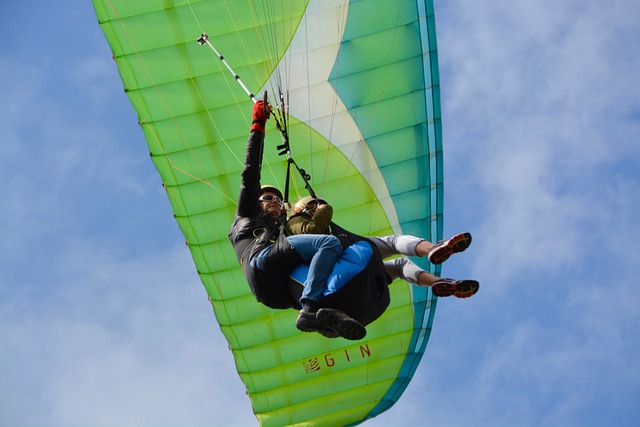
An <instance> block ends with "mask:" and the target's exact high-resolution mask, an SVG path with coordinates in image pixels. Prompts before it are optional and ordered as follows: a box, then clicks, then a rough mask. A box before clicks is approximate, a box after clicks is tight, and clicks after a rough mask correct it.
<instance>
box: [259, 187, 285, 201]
mask: <svg viewBox="0 0 640 427" xmlns="http://www.w3.org/2000/svg"><path fill="white" fill-rule="evenodd" d="M267 191H268V192H270V193H273V194H275V195H276V196H278V197H280V200H283V199H284V198H283V197H282V192H281V191H280V190H278V189H277V188H276V187H274V186H273V185H269V184H265V185H263V186H262V187H260V194H262V193H266V192H267Z"/></svg>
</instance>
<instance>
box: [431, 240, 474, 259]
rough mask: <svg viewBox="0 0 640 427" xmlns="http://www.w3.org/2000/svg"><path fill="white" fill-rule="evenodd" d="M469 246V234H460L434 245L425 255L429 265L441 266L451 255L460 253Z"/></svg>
mask: <svg viewBox="0 0 640 427" xmlns="http://www.w3.org/2000/svg"><path fill="white" fill-rule="evenodd" d="M470 244H471V233H460V234H456V235H455V236H453V237H451V238H449V239H446V240H440V241H438V242H436V243H435V245H434V246H433V248H431V250H430V251H429V253H428V254H427V258H429V262H431V264H442V263H443V262H445V261H446V260H447V259H449V257H450V256H451V255H453V254H456V253H458V252H462V251H464V250H465V249H467V248H468V247H469V245H470Z"/></svg>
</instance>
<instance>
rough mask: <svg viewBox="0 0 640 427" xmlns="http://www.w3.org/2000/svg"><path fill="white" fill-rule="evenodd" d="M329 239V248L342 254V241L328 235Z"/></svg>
mask: <svg viewBox="0 0 640 427" xmlns="http://www.w3.org/2000/svg"><path fill="white" fill-rule="evenodd" d="M327 237H328V238H329V239H328V243H327V245H328V247H330V248H331V249H332V250H334V251H337V252H342V243H340V239H338V238H337V237H336V236H333V235H328V236H327Z"/></svg>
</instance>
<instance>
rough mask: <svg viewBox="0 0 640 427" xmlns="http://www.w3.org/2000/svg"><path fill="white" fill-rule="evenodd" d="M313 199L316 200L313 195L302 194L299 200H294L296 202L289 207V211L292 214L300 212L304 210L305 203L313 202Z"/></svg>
mask: <svg viewBox="0 0 640 427" xmlns="http://www.w3.org/2000/svg"><path fill="white" fill-rule="evenodd" d="M313 201H316V199H315V197H313V196H304V197H303V198H301V199H300V200H298V201H297V202H296V204H295V205H294V206H293V208H292V209H291V213H292V214H297V213H300V212H302V211H303V210H305V208H306V207H307V205H308V204H309V203H311V202H313Z"/></svg>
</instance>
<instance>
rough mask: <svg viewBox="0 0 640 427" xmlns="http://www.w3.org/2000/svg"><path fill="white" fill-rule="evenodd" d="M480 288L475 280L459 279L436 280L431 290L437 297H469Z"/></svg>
mask: <svg viewBox="0 0 640 427" xmlns="http://www.w3.org/2000/svg"><path fill="white" fill-rule="evenodd" d="M478 289H480V283H478V282H477V281H475V280H459V281H457V282H436V283H434V285H433V286H432V287H431V292H433V294H434V295H435V296H437V297H450V296H452V295H453V296H455V297H456V298H469V297H470V296H473V295H475V294H476V293H477V292H478Z"/></svg>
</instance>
